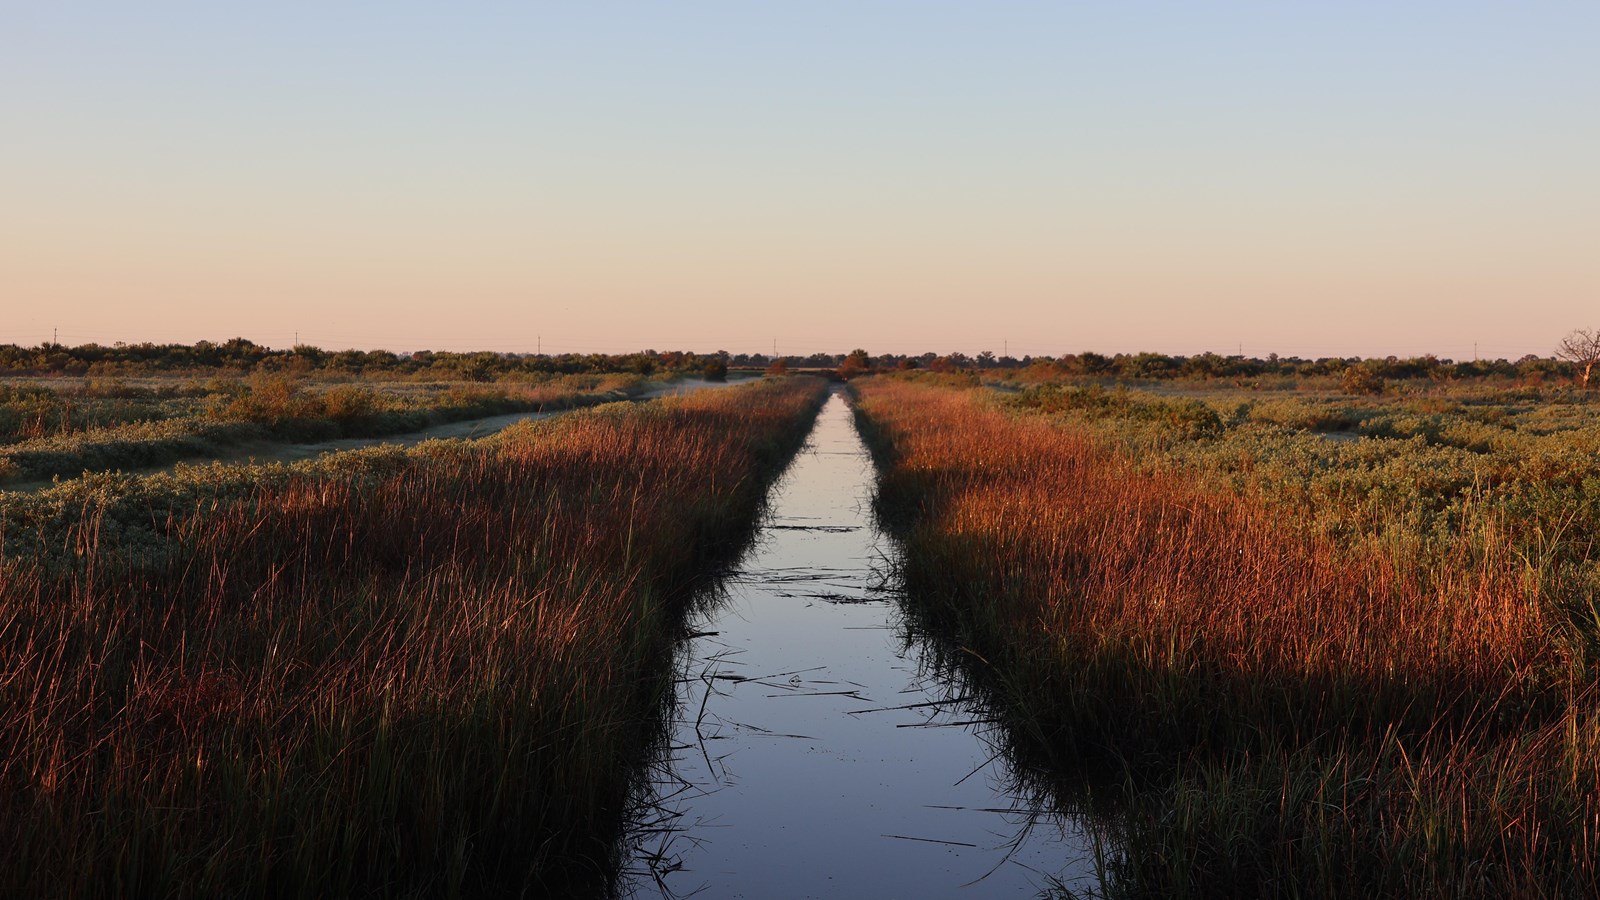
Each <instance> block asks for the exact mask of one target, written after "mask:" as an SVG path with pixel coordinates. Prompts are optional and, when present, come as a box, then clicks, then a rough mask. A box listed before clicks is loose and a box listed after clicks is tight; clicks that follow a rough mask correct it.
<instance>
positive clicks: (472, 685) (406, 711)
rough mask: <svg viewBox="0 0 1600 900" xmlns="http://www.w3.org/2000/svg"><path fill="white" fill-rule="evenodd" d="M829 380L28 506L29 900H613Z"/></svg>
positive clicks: (18, 635) (9, 651) (13, 844)
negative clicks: (653, 756) (640, 783)
mask: <svg viewBox="0 0 1600 900" xmlns="http://www.w3.org/2000/svg"><path fill="white" fill-rule="evenodd" d="M820 395H821V385H820V383H819V382H816V381H815V380H795V381H786V382H782V383H766V384H762V385H756V386H750V387H743V388H737V389H730V390H728V391H724V392H717V393H715V394H705V395H694V396H689V397H684V398H681V399H674V400H670V401H660V402H655V403H650V404H643V405H627V406H621V405H618V406H609V407H600V408H598V409H595V410H592V411H584V412H578V413H574V414H572V415H571V416H567V417H562V418H559V419H552V420H547V421H544V422H540V423H536V424H527V425H523V426H519V427H515V428H513V429H509V430H508V431H506V432H504V433H503V434H501V435H497V436H496V437H494V438H492V439H487V440H484V441H475V442H461V441H451V442H433V443H430V444H425V445H422V446H420V447H417V448H414V449H412V450H409V451H398V450H389V451H382V452H368V453H356V454H349V455H343V456H340V457H335V458H331V459H328V460H323V461H319V462H318V463H315V464H308V465H299V466H290V467H285V466H272V467H259V468H256V469H247V470H236V469H230V468H229V467H214V468H198V469H192V470H185V471H182V472H180V473H178V474H177V475H171V476H163V477H162V478H157V479H137V478H127V477H121V478H104V479H101V481H100V482H99V483H98V484H72V485H64V486H62V487H61V488H57V489H55V490H53V491H47V492H44V493H43V494H40V495H35V496H28V497H18V496H12V497H9V498H7V501H6V504H5V509H4V528H5V532H6V534H5V537H6V547H7V553H6V556H5V558H4V561H3V562H0V746H3V747H4V748H5V749H4V751H3V754H0V785H3V786H4V787H3V790H0V844H3V845H4V846H5V847H6V848H7V849H6V852H5V855H4V863H3V865H0V894H5V895H8V896H11V895H15V896H61V897H99V896H171V897H206V896H219V895H226V896H257V897H279V896H446V897H449V896H509V895H523V896H546V895H563V896H565V895H577V894H590V895H593V894H598V893H603V892H604V891H605V890H606V889H607V886H608V885H609V884H610V882H611V879H612V878H613V877H614V873H615V868H616V864H617V860H616V859H615V854H616V852H617V851H616V846H617V841H616V838H617V830H618V828H620V825H621V820H622V816H623V814H624V806H625V802H626V798H627V792H628V784H627V781H628V777H629V774H630V772H631V771H632V770H633V768H634V767H635V766H636V764H637V759H638V758H639V757H640V755H641V754H643V753H644V750H645V748H644V746H643V745H644V744H645V743H646V742H648V741H649V740H650V734H651V729H650V727H649V724H648V723H649V721H650V719H651V716H652V715H653V710H655V709H656V708H657V707H658V706H659V703H660V701H661V700H662V698H663V696H665V695H667V694H669V693H670V690H671V672H670V647H671V642H672V639H673V638H674V637H675V635H676V632H677V630H678V629H679V628H680V627H681V620H682V615H683V613H684V611H685V608H686V604H687V603H689V601H690V599H691V598H692V597H693V596H694V594H695V592H696V590H697V589H698V588H699V587H700V586H702V585H703V584H705V583H706V580H707V579H708V578H710V577H712V576H714V575H715V574H716V572H717V571H718V570H719V568H720V567H721V566H723V565H726V564H728V563H729V562H730V561H731V560H732V558H733V557H734V555H735V554H736V553H737V552H738V550H739V548H740V547H741V546H742V543H743V542H744V541H746V540H748V538H749V536H750V534H751V533H752V529H753V527H754V522H755V518H756V513H757V510H758V508H759V506H760V505H761V503H762V502H763V498H764V494H765V489H766V486H767V485H768V483H769V482H770V480H771V479H772V478H774V477H776V475H777V473H778V471H779V470H780V468H781V467H782V465H783V464H784V463H785V462H786V461H787V459H788V458H789V457H790V456H791V455H792V453H793V452H794V450H795V449H797V448H798V446H799V444H800V442H801V441H802V440H803V438H804V434H805V432H806V430H807V428H808V426H809V423H810V420H811V418H812V417H813V416H814V414H815V411H816V409H817V408H818V406H819V405H820Z"/></svg>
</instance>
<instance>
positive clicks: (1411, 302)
mask: <svg viewBox="0 0 1600 900" xmlns="http://www.w3.org/2000/svg"><path fill="white" fill-rule="evenodd" d="M245 6H246V5H245V4H230V3H216V2H206V3H201V2H192V3H173V2H160V0H153V2H148V3H138V4H135V3H109V2H107V3H79V2H71V0H61V2H48V3H46V2H31V0H30V2H27V3H21V2H11V0H0V122H3V123H4V125H3V130H0V342H19V343H25V344H33V343H38V342H40V341H43V340H48V339H49V338H50V336H51V333H52V328H56V327H59V329H60V335H61V340H62V341H63V342H64V343H80V342H84V341H91V340H92V341H99V342H104V343H109V342H111V341H116V340H126V341H144V340H153V341H185V342H188V341H193V340H196V339H201V338H206V339H212V340H221V339H225V338H228V337H232V336H235V335H242V336H245V337H249V338H252V339H254V340H257V341H259V342H261V343H265V344H269V345H273V346H287V345H288V344H290V343H291V342H292V341H293V339H294V336H295V334H296V332H298V334H299V337H300V339H301V340H302V341H305V342H308V343H314V344H317V345H320V346H324V347H351V346H354V347H380V346H381V347H387V348H389V349H393V350H410V349H420V348H432V349H495V350H532V349H534V348H535V346H536V342H539V341H542V348H543V349H544V350H545V351H547V352H549V351H566V350H576V351H591V350H598V351H627V350H635V349H640V348H644V347H654V348H657V349H669V348H672V349H695V350H713V349H727V350H730V351H734V352H741V351H769V350H770V349H771V348H772V342H773V340H774V339H776V340H777V342H778V348H779V350H780V351H781V352H787V353H809V352H813V351H817V350H827V351H843V350H848V349H850V348H852V347H856V346H864V347H867V348H869V349H871V350H872V351H873V352H911V351H917V352H920V351H923V350H935V351H939V352H948V351H951V350H961V351H965V352H969V353H974V352H977V351H980V350H984V349H992V350H994V351H996V352H999V351H1001V349H1002V347H1004V346H1006V342H1009V348H1010V350H1011V352H1012V353H1014V354H1017V355H1021V354H1022V353H1034V354H1050V355H1055V354H1059V353H1063V352H1073V351H1079V350H1085V349H1093V350H1099V351H1103V352H1115V351H1131V350H1140V349H1152V350H1160V351H1166V352H1175V353H1192V352H1198V351H1203V350H1215V351H1218V352H1225V353H1231V352H1236V351H1237V350H1239V349H1240V348H1241V346H1242V348H1243V350H1244V352H1246V353H1248V354H1252V355H1265V354H1266V353H1269V352H1279V353H1284V354H1301V355H1310V356H1324V355H1364V356H1373V355H1376V356H1384V355H1389V354H1398V355H1410V354H1414V353H1425V352H1434V353H1438V354H1439V355H1441V356H1449V357H1453V358H1457V359H1460V358H1471V356H1472V354H1473V352H1474V345H1475V344H1476V345H1477V352H1479V353H1481V354H1483V355H1485V356H1508V357H1512V358H1515V357H1517V356H1521V355H1522V354H1524V353H1530V352H1532V353H1539V354H1548V353H1549V352H1550V351H1551V349H1552V348H1553V347H1554V345H1555V343H1556V341H1557V340H1558V339H1559V338H1560V337H1561V336H1562V335H1563V334H1565V333H1566V332H1567V331H1568V330H1569V329H1571V328H1574V327H1578V326H1592V325H1600V51H1597V48H1600V3H1597V2H1594V0H1585V2H1572V3H1540V2H1527V3H1504V2H1496V3H1487V2H1460V0H1456V2H1413V3H1396V2H1384V3H1377V2H1370V3H1368V2H1348V0H1345V2H1337V3H1331V2H1329V3H1292V4H1290V3H1268V2H1252V3H1243V2H1234V3H1223V2H1215V3H1193V2H1183V3H1180V2H1173V3H1145V2H1116V3H1110V2H1107V3H1092V4H1091V3H1087V2H1084V3H1065V2H1061V3H946V2H927V0H920V2H893V3H891V2H848V3H846V2H805V3H789V4H782V5H780V4H775V3H753V2H740V3H734V2H681V3H612V2H594V3H582V4H577V3H571V4H559V5H557V4H553V3H552V4H532V3H517V4H512V3H505V4H474V5H471V6H470V7H469V6H468V5H466V4H442V3H428V4H424V3H410V2H385V3H316V4H312V3H276V4H265V3H262V4H249V5H248V6H249V7H250V9H248V10H246V9H245V8H244V7H245ZM1402 7H1403V8H1402Z"/></svg>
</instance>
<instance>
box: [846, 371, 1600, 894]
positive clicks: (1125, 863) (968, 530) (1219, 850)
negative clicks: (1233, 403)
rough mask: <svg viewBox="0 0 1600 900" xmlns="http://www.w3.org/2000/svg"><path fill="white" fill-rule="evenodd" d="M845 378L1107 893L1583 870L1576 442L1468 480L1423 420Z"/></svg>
mask: <svg viewBox="0 0 1600 900" xmlns="http://www.w3.org/2000/svg"><path fill="white" fill-rule="evenodd" d="M860 394H861V402H860V406H859V409H860V413H861V422H862V427H863V429H864V432H865V433H866V435H867V437H868V440H869V443H870V444H871V445H872V446H873V448H874V451H875V453H876V454H877V456H878V460H879V462H880V465H881V466H882V467H883V480H882V496H881V501H880V502H881V509H882V511H883V512H884V514H885V515H886V517H887V518H888V519H889V520H890V522H891V525H892V527H893V528H895V529H896V530H897V531H898V533H899V534H900V536H901V537H902V539H903V540H904V543H905V547H906V552H907V556H906V563H905V565H906V576H907V582H908V588H909V589H910V592H911V594H910V596H911V597H912V598H913V599H912V603H913V605H914V608H915V609H916V610H917V611H919V612H920V613H921V614H922V615H923V616H924V617H925V624H926V625H927V627H929V628H930V630H932V631H935V632H937V633H939V634H942V635H943V636H945V637H946V638H947V639H949V640H950V641H951V644H952V646H958V647H960V648H962V652H963V654H964V655H965V656H966V658H967V659H968V660H969V662H970V664H971V668H972V670H973V671H975V672H976V673H977V677H978V679H979V680H980V681H985V682H987V683H989V684H991V685H992V686H994V687H995V695H996V697H997V702H998V703H999V704H1000V706H1001V707H1002V710H1001V711H1002V715H1003V718H1004V719H1005V720H1006V721H1007V722H1008V723H1009V724H1010V726H1011V731H1012V733H1013V734H1015V735H1016V736H1017V738H1018V746H1019V749H1021V750H1022V751H1023V752H1024V753H1025V754H1026V755H1030V756H1032V757H1033V758H1034V759H1045V760H1048V764H1049V766H1050V768H1051V769H1053V770H1054V771H1055V772H1056V773H1057V774H1059V775H1061V776H1062V779H1063V784H1064V785H1067V786H1068V787H1067V791H1068V793H1069V794H1073V795H1075V796H1074V797H1073V799H1074V800H1075V801H1076V802H1080V803H1083V804H1085V805H1086V806H1087V807H1088V808H1089V809H1091V810H1092V811H1093V812H1095V813H1096V814H1097V815H1099V816H1101V817H1102V821H1104V822H1107V823H1109V829H1108V831H1109V833H1111V834H1114V835H1115V836H1116V839H1115V843H1116V844H1117V847H1118V849H1117V852H1116V853H1115V854H1113V855H1112V857H1111V859H1110V860H1109V871H1108V874H1109V877H1108V881H1107V885H1106V888H1107V891H1108V893H1110V894H1112V895H1120V896H1262V895H1271V896H1278V895H1301V896H1363V895H1375V894H1376V895H1391V896H1402V895H1403V896H1479V895H1498V896H1580V895H1592V894H1593V893H1595V891H1596V890H1597V888H1600V880H1597V879H1600V862H1597V854H1600V711H1597V709H1596V700H1597V691H1596V671H1595V670H1596V664H1595V659H1596V656H1595V640H1594V626H1595V621H1596V612H1595V607H1594V597H1595V595H1594V590H1593V586H1594V584H1595V565H1594V562H1593V560H1592V559H1591V558H1590V557H1591V551H1592V547H1591V545H1590V540H1591V538H1590V536H1589V535H1590V534H1592V532H1585V531H1584V530H1583V529H1584V528H1586V527H1587V526H1588V525H1589V523H1590V518H1592V516H1593V513H1594V511H1595V510H1596V505H1595V503H1594V500H1593V497H1594V494H1593V492H1594V489H1595V487H1596V481H1595V479H1594V476H1593V474H1592V471H1593V462H1592V460H1593V456H1592V453H1591V454H1587V455H1585V454H1578V455H1576V456H1570V458H1569V455H1566V454H1564V453H1563V452H1562V450H1561V448H1567V447H1568V445H1569V444H1570V445H1572V446H1584V445H1585V443H1584V442H1586V441H1590V442H1592V441H1593V440H1594V432H1593V429H1592V428H1589V429H1588V430H1585V429H1584V428H1582V427H1576V426H1575V427H1574V428H1571V429H1566V430H1560V429H1556V430H1553V431H1550V432H1548V433H1546V434H1545V435H1544V437H1545V438H1547V439H1549V440H1552V441H1554V442H1555V443H1554V444H1553V445H1552V446H1549V447H1544V448H1542V449H1540V448H1535V447H1533V446H1532V445H1522V444H1516V446H1518V447H1519V448H1520V454H1521V455H1520V456H1519V457H1517V459H1520V460H1521V463H1522V464H1521V466H1520V467H1519V468H1513V469H1504V468H1502V469H1500V470H1499V471H1500V474H1501V478H1500V480H1498V481H1496V480H1493V479H1491V478H1489V477H1488V474H1489V473H1488V471H1487V469H1485V470H1483V471H1480V472H1479V476H1478V481H1477V482H1476V484H1477V487H1476V490H1475V491H1474V492H1471V493H1469V494H1468V495H1465V496H1463V495H1460V494H1449V493H1442V494H1441V493H1436V492H1443V491H1445V490H1446V487H1447V486H1448V485H1449V484H1452V483H1453V482H1452V481H1451V480H1450V474H1451V473H1452V472H1453V473H1454V475H1455V476H1458V477H1465V476H1462V471H1464V470H1462V471H1456V470H1451V469H1448V468H1447V467H1446V466H1445V465H1444V462H1443V457H1441V456H1440V455H1439V454H1441V453H1443V454H1446V455H1448V454H1450V453H1453V452H1456V451H1455V450H1452V449H1451V448H1450V447H1447V446H1441V445H1435V444H1429V443H1427V442H1426V440H1425V439H1422V438H1416V439H1410V440H1397V441H1390V442H1388V443H1390V444H1392V445H1393V446H1390V447H1387V448H1378V447H1368V446H1363V445H1367V444H1377V443H1379V442H1367V441H1363V442H1360V443H1358V444H1352V445H1339V444H1335V443H1333V442H1330V441H1327V440H1326V439H1324V438H1320V437H1316V436H1314V435H1296V434H1294V433H1292V432H1293V429H1289V428H1283V427H1282V426H1277V427H1278V428H1279V432H1278V433H1276V437H1274V436H1273V435H1272V433H1270V432H1271V429H1270V428H1266V429H1263V428H1252V427H1246V424H1247V423H1248V422H1249V419H1250V416H1249V414H1248V413H1249V411H1248V410H1246V411H1244V412H1243V413H1241V414H1240V416H1238V417H1236V418H1235V419H1234V420H1233V421H1232V422H1231V424H1232V425H1237V426H1238V427H1236V428H1230V421H1229V420H1225V419H1224V418H1223V417H1222V416H1220V415H1218V413H1217V411H1216V410H1215V409H1213V408H1212V407H1209V406H1207V405H1205V404H1203V403H1199V402H1198V401H1184V400H1170V399H1163V398H1156V397H1146V398H1143V399H1140V398H1130V397H1128V396H1126V395H1106V394H1104V393H1103V392H1102V393H1096V392H1092V391H1091V392H1086V393H1072V392H1070V391H1068V392H1057V393H1055V394H1052V393H1051V392H1050V391H1046V392H1043V393H1042V394H1040V393H1035V394H1032V395H1023V396H1022V397H1020V398H1014V399H1011V400H1009V401H1007V400H1001V399H999V398H996V397H994V396H993V395H990V394H989V393H988V392H983V391H970V390H966V391H963V390H953V389H950V388H941V387H937V386H931V385H926V384H918V383H913V382H907V381H903V380H900V381H887V380H884V379H873V380H869V381H868V382H866V383H863V384H862V385H861V386H860ZM1004 406H1010V407H1012V408H1011V409H1009V410H1007V409H1003V408H1001V407H1004ZM1029 410H1032V411H1033V412H1032V413H1030V412H1029ZM1039 410H1048V411H1051V412H1052V413H1054V415H1052V416H1042V415H1038V414H1037V411H1039ZM1235 412H1236V413H1238V412H1239V410H1237V409H1236V410H1235ZM1463 427H1464V426H1463ZM1537 431H1538V429H1529V433H1528V434H1525V435H1523V436H1522V437H1520V438H1516V441H1534V440H1537V439H1538V437H1539V434H1537V433H1536V432H1537ZM1302 441H1313V442H1320V444H1321V450H1322V455H1321V456H1317V455H1316V454H1314V453H1310V452H1309V451H1307V452H1303V453H1302V454H1301V455H1299V456H1296V455H1295V454H1294V453H1293V452H1290V451H1292V450H1293V449H1294V448H1296V447H1300V446H1301V445H1300V443H1299V442H1302ZM1513 443H1515V442H1513ZM1507 446H1508V448H1509V447H1510V446H1512V445H1511V444H1508V445H1507ZM1301 449H1302V450H1303V451H1304V450H1305V448H1304V447H1301ZM1457 449H1458V448H1457ZM1569 449H1570V448H1569ZM1134 450H1137V451H1138V452H1139V453H1140V454H1141V455H1140V456H1137V457H1136V456H1134V455H1132V452H1133V451H1134ZM1274 450H1276V451H1278V452H1277V453H1276V454H1275V453H1274ZM1461 452H1465V451H1461ZM1507 452H1511V451H1510V450H1509V449H1508V450H1507ZM1345 453H1348V454H1351V456H1350V457H1349V458H1348V459H1345V460H1344V464H1343V465H1340V464H1337V461H1338V460H1339V459H1341V458H1343V457H1341V456H1340V454H1345ZM1385 454H1387V456H1388V459H1387V461H1386V462H1384V463H1381V464H1376V463H1374V458H1375V457H1376V456H1383V455H1385ZM1493 459H1494V458H1493V457H1491V458H1488V459H1486V460H1480V461H1479V462H1480V463H1481V464H1482V465H1484V466H1488V465H1489V464H1490V462H1491V461H1492V460H1493ZM1317 460H1321V463H1320V465H1321V468H1320V469H1319V468H1318V467H1317V465H1313V463H1314V462H1315V461H1317ZM1330 460H1331V461H1330ZM1362 460H1365V461H1366V462H1367V463H1370V464H1368V465H1361V464H1359V462H1360V461H1362ZM1561 460H1565V461H1566V468H1560V466H1559V465H1558V463H1559V461H1561ZM1308 461H1309V462H1308ZM1455 461H1456V462H1457V463H1459V464H1462V465H1465V461H1463V460H1460V459H1457V460H1455ZM1553 467H1554V468H1553ZM1557 470H1559V471H1561V472H1564V473H1565V476H1566V480H1564V481H1563V480H1561V479H1558V478H1552V477H1549V476H1552V475H1553V474H1554V473H1555V472H1556V471H1557ZM1291 471H1292V472H1297V473H1299V475H1300V477H1298V478H1294V477H1290V473H1291ZM1474 471H1476V470H1474ZM1563 492H1564V493H1563ZM1552 497H1558V498H1560V499H1559V502H1557V501H1553V500H1552V499H1551V498H1552ZM1541 498H1542V499H1543V502H1536V501H1539V500H1540V499H1541ZM1414 499H1415V500H1416V501H1417V502H1415V503H1414V502H1413V500H1414ZM1579 500H1583V501H1584V502H1583V503H1579V502H1578V501H1579ZM1329 504H1332V505H1334V506H1336V507H1337V508H1336V509H1332V510H1329V509H1325V508H1324V507H1326V506H1327V505H1329ZM1585 517H1590V518H1585Z"/></svg>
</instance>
